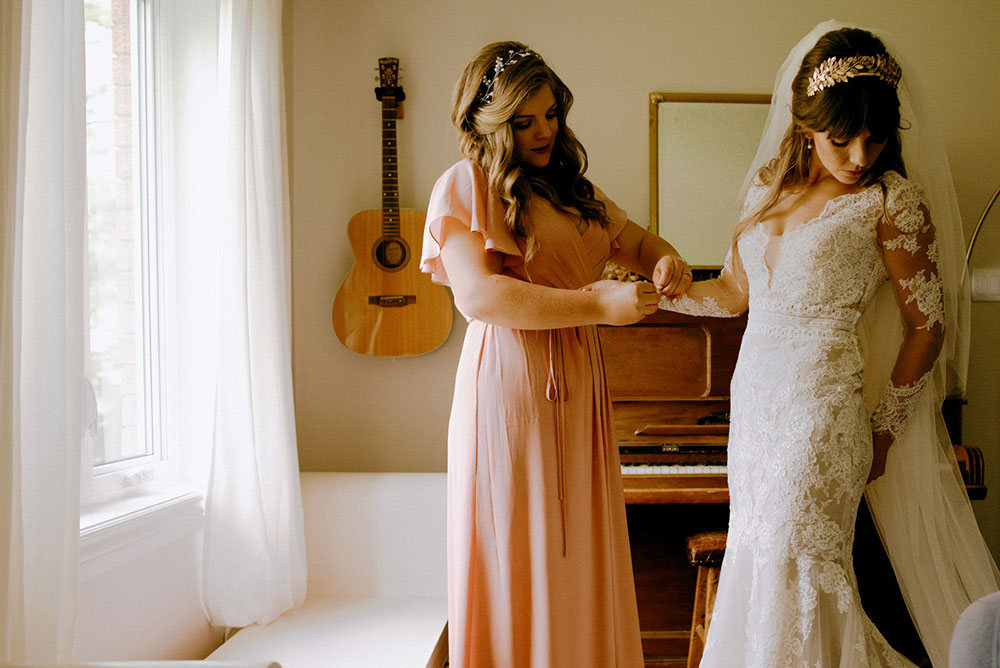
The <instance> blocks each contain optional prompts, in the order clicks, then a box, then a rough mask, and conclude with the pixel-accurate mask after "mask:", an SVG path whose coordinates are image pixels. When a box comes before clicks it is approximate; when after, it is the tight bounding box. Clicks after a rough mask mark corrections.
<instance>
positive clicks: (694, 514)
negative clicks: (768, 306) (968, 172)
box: [598, 311, 986, 668]
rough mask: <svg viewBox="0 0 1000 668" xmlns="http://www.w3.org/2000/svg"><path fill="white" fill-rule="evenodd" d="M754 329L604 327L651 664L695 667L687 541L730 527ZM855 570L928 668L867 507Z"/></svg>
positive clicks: (890, 632) (965, 460) (973, 467)
mask: <svg viewBox="0 0 1000 668" xmlns="http://www.w3.org/2000/svg"><path fill="white" fill-rule="evenodd" d="M745 328H746V316H743V317H740V318H697V317H693V316H686V315H681V314H676V313H670V312H667V311H657V312H656V313H654V314H652V315H650V316H648V317H646V318H645V319H643V320H641V321H640V322H638V323H636V324H634V325H630V326H627V327H611V326H601V327H599V328H598V331H599V334H600V338H601V346H602V348H603V354H604V363H605V371H606V374H607V381H608V387H609V391H610V393H611V399H612V406H613V410H614V420H615V432H616V436H617V438H618V446H619V451H620V454H621V462H622V481H623V486H624V490H625V502H626V504H627V505H626V511H627V516H628V527H629V541H630V544H631V550H632V566H633V570H634V574H635V586H636V597H637V600H638V606H639V626H640V630H641V633H642V646H643V653H644V655H645V660H646V668H654V667H655V668H679V667H682V666H685V665H686V660H687V648H688V640H689V631H690V626H691V611H692V606H693V601H694V589H695V569H694V567H692V566H690V565H689V564H688V562H687V559H686V556H685V550H684V539H685V537H686V536H688V535H690V534H693V533H697V532H700V531H708V530H725V529H726V527H727V525H728V522H729V490H728V487H727V484H726V443H727V439H728V413H729V395H730V390H729V383H730V380H731V378H732V374H733V369H734V367H735V364H736V357H737V354H738V352H739V346H740V341H741V339H742V336H743V331H744V329H745ZM946 408H947V406H946ZM949 412H950V413H951V414H952V416H954V415H956V413H957V415H959V416H960V407H958V408H957V409H955V407H954V406H953V405H952V407H951V410H950V411H946V417H947V416H948V413H949ZM951 422H952V424H950V425H949V427H952V426H953V424H954V422H955V420H954V419H953V420H952V421H951ZM958 424H959V425H960V420H958ZM959 430H960V427H959ZM952 440H953V441H954V442H955V443H961V435H960V433H958V434H956V433H954V432H953V433H952ZM956 455H957V456H958V459H959V465H960V468H962V473H963V476H964V477H965V478H966V483H967V489H968V490H969V493H970V496H971V497H972V498H983V496H985V493H986V488H985V487H984V486H983V471H982V457H981V454H980V453H979V451H978V450H976V449H975V448H965V447H962V446H956ZM859 555H860V556H861V557H863V558H859ZM855 566H856V570H858V580H859V587H860V590H861V595H862V602H863V603H864V605H865V608H866V611H867V612H868V614H869V616H870V617H871V618H872V619H873V621H875V623H876V624H877V625H878V626H879V628H880V630H881V631H882V633H883V634H884V635H885V636H886V637H887V639H889V641H890V642H892V643H893V644H894V645H895V646H896V647H897V649H899V650H900V651H901V652H903V653H904V654H906V655H907V656H909V657H910V658H911V659H912V660H914V661H915V662H916V663H918V665H920V661H921V659H922V657H925V656H926V654H925V653H924V650H923V647H922V646H921V645H920V641H919V638H918V637H917V635H916V632H915V630H914V629H913V627H912V624H910V623H909V615H908V614H907V613H906V611H905V607H903V602H902V597H901V596H900V594H899V590H898V586H897V585H896V584H895V578H894V576H893V575H892V570H891V566H890V565H889V563H888V558H887V557H886V556H885V552H884V550H883V549H882V546H881V542H880V541H879V539H878V535H877V533H876V532H875V529H874V525H873V524H872V523H871V519H870V516H869V515H868V512H867V508H865V507H864V504H863V503H862V508H861V510H860V511H859V518H858V527H857V536H856V540H855ZM887 583H888V584H887Z"/></svg>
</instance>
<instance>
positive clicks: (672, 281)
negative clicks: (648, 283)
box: [653, 255, 691, 297]
mask: <svg viewBox="0 0 1000 668" xmlns="http://www.w3.org/2000/svg"><path fill="white" fill-rule="evenodd" d="M653 285H655V286H656V290H657V291H658V292H659V293H660V294H661V295H664V296H667V297H676V296H678V295H682V294H684V293H685V292H687V291H688V288H690V287H691V267H689V266H688V263H687V262H685V261H684V260H682V259H681V258H679V257H677V256H676V255H664V256H663V257H661V258H660V259H659V261H658V262H657V263H656V267H654V268H653Z"/></svg>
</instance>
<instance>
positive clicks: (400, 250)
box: [333, 209, 452, 357]
mask: <svg viewBox="0 0 1000 668" xmlns="http://www.w3.org/2000/svg"><path fill="white" fill-rule="evenodd" d="M425 218H426V216H425V214H423V213H422V212H420V211H414V210H411V209H402V210H400V211H399V234H398V235H396V234H392V235H386V234H384V233H383V229H382V212H381V211H379V210H371V211H361V212H359V213H357V214H355V215H354V216H353V217H352V218H351V220H350V222H349V223H348V224H347V237H348V240H349V241H350V243H351V250H352V252H353V253H354V266H353V267H352V268H351V273H350V274H349V275H348V276H347V278H346V279H345V280H344V283H343V285H341V286H340V290H338V291H337V296H336V298H335V299H334V301H333V329H334V331H336V333H337V338H339V339H340V341H341V343H343V344H344V345H345V346H347V347H348V348H350V349H351V350H353V351H354V352H356V353H361V354H362V355H377V356H383V357H403V356H407V355H420V354H422V353H426V352H430V351H431V350H434V349H435V348H437V347H438V346H440V345H441V344H442V343H444V341H445V339H447V338H448V333H449V332H450V331H451V319H452V308H451V297H450V296H449V295H448V289H447V288H446V287H444V286H441V285H435V284H434V283H433V282H431V278H430V274H425V273H423V272H421V271H420V247H419V245H418V244H419V243H420V241H421V240H422V239H423V233H424V220H425Z"/></svg>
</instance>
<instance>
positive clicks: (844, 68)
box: [806, 53, 900, 97]
mask: <svg viewBox="0 0 1000 668" xmlns="http://www.w3.org/2000/svg"><path fill="white" fill-rule="evenodd" d="M899 76H900V71H899V65H898V64H897V63H896V61H895V60H893V59H892V56H890V55H889V54H885V53H880V54H878V55H875V56H850V57H847V58H837V57H835V56H831V57H830V58H827V59H826V60H824V61H823V62H822V63H820V64H819V67H817V68H816V69H815V70H813V73H812V76H811V77H809V86H808V87H807V88H806V95H807V96H809V97H812V96H813V95H815V94H816V93H818V92H819V91H821V90H823V89H824V88H830V87H831V86H835V85H836V84H838V83H843V82H845V81H847V80H849V79H852V78H853V77H878V78H879V79H881V80H882V81H884V82H886V83H887V84H889V85H890V86H892V87H893V88H895V87H896V84H898V83H899Z"/></svg>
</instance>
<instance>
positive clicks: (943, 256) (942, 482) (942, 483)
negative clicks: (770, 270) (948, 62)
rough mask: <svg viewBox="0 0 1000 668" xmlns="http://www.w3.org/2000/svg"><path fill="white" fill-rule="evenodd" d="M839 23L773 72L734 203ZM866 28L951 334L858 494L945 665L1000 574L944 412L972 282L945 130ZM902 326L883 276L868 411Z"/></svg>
mask: <svg viewBox="0 0 1000 668" xmlns="http://www.w3.org/2000/svg"><path fill="white" fill-rule="evenodd" d="M844 27H856V28H863V29H867V28H864V27H863V26H857V25H852V24H847V23H842V22H839V21H832V20H831V21H826V22H823V23H820V24H819V25H817V26H816V27H815V28H813V30H812V31H811V32H810V33H809V34H808V35H806V36H805V37H804V38H803V39H802V40H801V41H800V42H799V43H798V44H797V45H796V46H795V48H793V49H792V51H791V52H790V53H789V54H788V57H787V58H786V60H785V62H784V64H783V65H782V66H781V69H780V70H779V71H778V74H777V77H776V79H775V87H774V91H773V94H772V98H771V99H772V102H771V109H770V112H769V114H768V118H767V122H766V124H765V128H764V132H763V135H762V137H761V142H760V145H759V147H758V150H757V154H756V156H755V157H754V161H753V163H752V164H751V166H750V169H749V171H748V172H747V176H746V179H745V180H744V183H743V189H742V191H741V199H742V196H743V195H745V193H746V191H747V189H748V187H749V185H750V182H751V180H752V178H753V176H754V175H755V174H756V172H757V170H758V169H760V167H761V166H763V165H764V164H765V163H766V162H768V161H769V160H770V159H771V158H773V157H774V156H776V155H777V154H778V147H779V145H780V143H781V139H782V137H783V136H784V133H785V131H786V130H787V128H788V126H789V125H790V124H791V122H792V117H791V94H792V86H791V84H792V79H793V78H794V77H795V74H796V72H797V71H798V68H799V66H800V64H801V62H802V59H803V57H804V56H805V54H806V53H807V52H808V51H809V50H810V49H811V48H812V47H813V45H814V44H815V43H816V41H817V39H818V38H819V37H820V36H822V35H823V34H825V33H827V32H830V31H832V30H837V29H839V28H844ZM870 32H873V33H874V34H876V35H877V36H878V37H879V38H880V39H881V40H882V41H883V43H884V44H885V46H886V48H887V49H888V51H889V53H890V54H891V55H892V56H893V57H894V58H895V59H896V60H897V62H899V64H900V67H901V69H902V72H903V76H902V79H901V81H900V84H899V98H900V102H901V105H902V106H901V115H902V124H903V127H904V128H905V129H904V130H903V131H902V144H903V159H904V162H905V165H906V169H907V176H908V178H909V179H910V180H912V181H914V182H915V183H917V184H919V185H920V186H921V187H922V188H923V190H924V195H925V198H926V201H927V204H928V207H929V210H930V213H931V220H932V222H933V223H934V226H935V228H936V239H937V245H938V251H939V255H940V259H939V270H940V274H941V278H942V282H943V285H944V293H945V294H944V298H945V328H946V340H945V343H944V347H943V349H942V352H941V355H940V357H939V359H938V362H937V364H936V365H935V368H934V371H933V375H932V378H933V380H932V381H931V382H930V383H928V385H927V388H926V389H925V390H924V392H923V393H922V396H921V399H920V404H919V406H918V408H917V410H916V411H915V413H914V414H913V416H912V418H911V419H910V422H909V424H908V425H907V427H906V429H905V430H904V431H903V432H902V433H901V434H900V436H899V437H898V438H897V440H896V443H895V444H894V445H893V447H892V448H891V449H890V451H889V457H888V462H887V467H886V474H885V475H884V476H883V477H882V478H880V479H879V480H877V481H875V482H874V483H872V484H870V485H868V487H867V489H866V491H865V498H866V499H867V501H868V505H869V507H870V509H871V512H872V516H873V517H874V519H875V524H876V526H877V528H878V530H879V534H880V535H881V537H882V541H883V543H884V544H885V547H886V551H887V552H888V554H889V558H890V560H891V562H892V565H893V568H894V570H895V572H896V576H897V579H898V580H899V584H900V589H901V591H902V593H903V597H904V599H905V600H906V604H907V607H908V609H909V611H910V615H911V616H912V617H913V620H914V623H915V625H916V627H917V631H918V632H919V634H920V637H921V639H922V641H923V643H924V645H925V648H926V649H927V652H928V654H929V656H930V658H931V661H932V662H933V664H934V665H935V666H946V665H947V664H948V646H949V643H950V640H951V633H952V629H953V628H954V626H955V622H956V621H957V619H958V615H959V614H960V613H961V612H962V610H964V609H965V607H966V606H967V605H968V604H969V603H971V602H972V601H974V600H975V599H977V598H979V597H980V596H983V595H985V594H988V593H990V592H992V591H996V590H997V589H998V587H1000V572H998V570H997V567H996V565H995V563H994V561H993V558H992V556H991V555H990V552H989V549H988V548H987V547H986V544H985V542H984V540H983V537H982V534H981V533H980V531H979V527H978V525H977V524H976V518H975V516H974V514H973V512H972V506H971V504H970V502H969V499H968V496H967V495H966V493H965V488H964V486H963V484H962V479H961V475H960V473H959V471H958V467H957V464H956V462H955V457H954V453H953V451H952V448H951V443H950V441H949V439H948V434H947V431H946V430H945V427H944V423H943V419H942V417H941V411H940V410H939V409H940V405H941V402H942V401H943V399H944V398H945V396H946V395H948V394H959V395H962V394H964V391H965V381H966V373H967V369H968V341H969V307H970V304H969V290H968V285H961V284H960V277H961V270H962V265H963V262H964V250H965V249H964V236H963V233H962V222H961V218H960V215H959V210H958V203H957V198H956V196H955V189H954V184H953V182H952V177H951V171H950V168H949V165H948V159H947V156H946V154H945V150H944V145H943V142H942V140H941V136H940V131H939V127H940V126H939V125H938V124H937V120H936V119H935V117H934V115H933V111H932V110H931V109H930V106H929V104H928V101H927V99H926V97H925V96H924V94H923V93H922V91H921V90H920V88H919V82H918V81H917V77H916V74H915V72H914V70H913V69H911V68H910V67H909V66H908V61H907V60H906V57H905V54H904V53H903V52H902V51H901V49H900V48H899V46H898V44H896V43H895V42H894V41H893V40H892V39H891V36H888V35H886V34H885V33H884V32H882V31H880V30H871V31H870ZM902 333H903V329H902V322H901V319H900V317H899V310H898V307H897V306H896V303H895V297H894V295H893V292H892V288H891V285H890V284H889V283H885V284H884V285H883V286H882V288H881V289H880V291H879V293H878V294H877V295H876V297H875V298H874V299H873V300H872V302H871V304H870V305H869V307H868V309H867V310H866V311H865V313H864V315H863V316H862V318H861V321H860V323H859V325H858V334H859V338H860V341H861V346H862V350H863V353H864V359H865V397H866V402H867V408H868V410H869V413H870V412H871V411H872V410H874V408H875V405H876V404H877V402H878V400H879V398H880V395H881V391H882V389H883V388H884V387H885V385H886V382H887V381H888V378H889V374H890V372H891V371H892V367H893V364H894V362H895V359H896V353H897V352H898V350H899V346H900V343H901V341H902ZM890 334H891V335H890Z"/></svg>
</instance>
